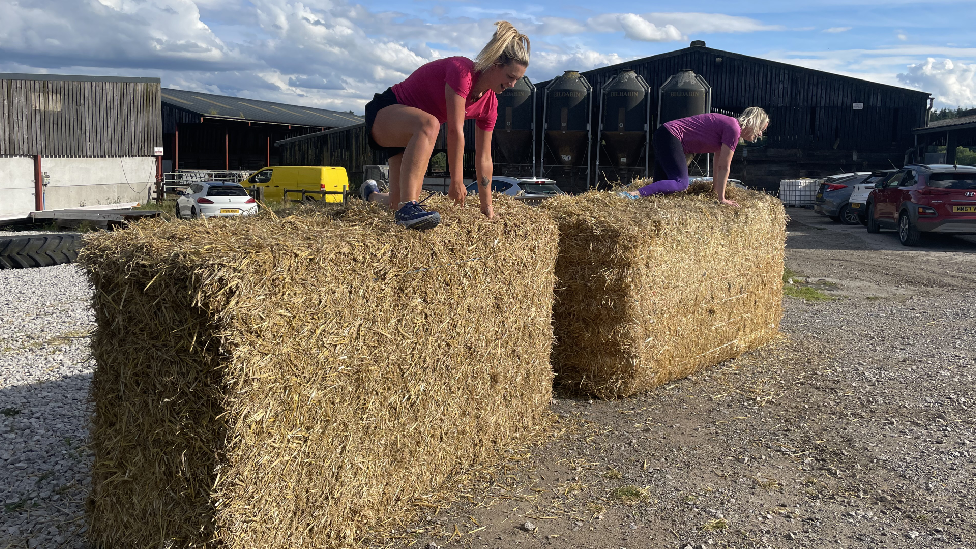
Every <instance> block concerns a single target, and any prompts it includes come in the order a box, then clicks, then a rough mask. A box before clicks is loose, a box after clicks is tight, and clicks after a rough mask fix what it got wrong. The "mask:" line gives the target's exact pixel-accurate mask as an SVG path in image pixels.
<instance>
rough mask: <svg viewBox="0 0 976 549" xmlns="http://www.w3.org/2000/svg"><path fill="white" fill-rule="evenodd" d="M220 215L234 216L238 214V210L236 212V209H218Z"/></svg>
mask: <svg viewBox="0 0 976 549" xmlns="http://www.w3.org/2000/svg"><path fill="white" fill-rule="evenodd" d="M220 213H222V214H236V213H240V210H238V209H237V208H221V209H220Z"/></svg>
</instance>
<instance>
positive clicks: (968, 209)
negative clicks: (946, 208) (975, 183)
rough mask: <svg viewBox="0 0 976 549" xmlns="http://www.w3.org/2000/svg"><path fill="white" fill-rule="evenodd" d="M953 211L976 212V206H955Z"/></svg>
mask: <svg viewBox="0 0 976 549" xmlns="http://www.w3.org/2000/svg"><path fill="white" fill-rule="evenodd" d="M952 213H976V206H953V207H952Z"/></svg>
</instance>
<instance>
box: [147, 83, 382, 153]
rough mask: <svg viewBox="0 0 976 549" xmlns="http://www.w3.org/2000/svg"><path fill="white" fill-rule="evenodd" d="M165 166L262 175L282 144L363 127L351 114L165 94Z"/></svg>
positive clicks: (193, 94) (178, 92) (203, 95)
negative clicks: (297, 139) (330, 131)
mask: <svg viewBox="0 0 976 549" xmlns="http://www.w3.org/2000/svg"><path fill="white" fill-rule="evenodd" d="M162 118H163V143H164V144H165V146H164V153H163V162H164V166H166V167H167V168H169V169H167V170H166V171H173V170H174V169H177V168H178V169H183V170H185V169H202V170H257V169H260V168H263V167H264V166H271V165H277V164H279V163H280V158H279V156H278V151H277V150H276V149H275V147H274V146H273V145H274V143H275V142H276V141H280V140H282V139H287V138H290V137H295V136H299V135H305V134H308V133H312V132H320V131H323V130H329V129H333V128H343V127H346V126H350V125H355V124H359V123H361V122H362V120H363V119H362V118H361V117H359V116H356V115H353V114H350V113H342V112H335V111H330V110H326V109H318V108H313V107H302V106H296V105H286V104H282V103H273V102H270V101H257V100H254V99H241V98H237V97H227V96H221V95H211V94H207V93H198V92H188V91H181V90H174V89H169V88H163V90H162Z"/></svg>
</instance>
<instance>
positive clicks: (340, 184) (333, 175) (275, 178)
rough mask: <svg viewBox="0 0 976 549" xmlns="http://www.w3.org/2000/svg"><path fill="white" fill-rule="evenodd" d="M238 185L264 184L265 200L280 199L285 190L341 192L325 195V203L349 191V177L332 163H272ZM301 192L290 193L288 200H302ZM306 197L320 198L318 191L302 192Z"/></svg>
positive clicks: (336, 199) (340, 197) (311, 198)
mask: <svg viewBox="0 0 976 549" xmlns="http://www.w3.org/2000/svg"><path fill="white" fill-rule="evenodd" d="M241 185H243V186H244V187H245V188H247V187H252V186H254V187H263V188H264V200H265V201H269V202H280V201H281V200H284V198H285V191H286V190H289V191H297V190H303V191H333V192H336V193H340V194H327V195H325V201H326V202H342V194H341V193H342V191H346V190H349V177H348V176H346V169H345V168H336V167H332V166H272V167H269V168H261V169H260V170H258V171H256V172H254V173H253V174H251V175H250V176H249V177H248V178H247V179H246V180H244V181H241ZM301 198H302V195H301V193H297V192H289V193H288V199H289V200H301ZM305 199H306V200H321V199H322V195H320V194H308V195H305Z"/></svg>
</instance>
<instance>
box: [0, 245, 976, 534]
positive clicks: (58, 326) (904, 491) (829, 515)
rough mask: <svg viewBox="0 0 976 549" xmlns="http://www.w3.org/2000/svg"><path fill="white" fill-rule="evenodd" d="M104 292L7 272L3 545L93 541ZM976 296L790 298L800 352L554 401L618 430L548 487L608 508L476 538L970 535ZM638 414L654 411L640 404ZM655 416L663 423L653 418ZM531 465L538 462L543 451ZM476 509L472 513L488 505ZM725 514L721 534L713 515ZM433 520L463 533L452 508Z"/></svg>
mask: <svg viewBox="0 0 976 549" xmlns="http://www.w3.org/2000/svg"><path fill="white" fill-rule="evenodd" d="M967 253H968V252H967ZM90 292H91V290H90V288H89V287H88V284H87V281H86V279H85V277H84V276H83V274H82V273H81V271H80V269H77V268H76V267H74V266H59V267H50V268H43V269H27V270H18V271H0V410H2V411H3V413H2V414H0V503H2V507H0V549H7V548H8V547H9V548H28V549H31V548H35V547H44V548H46V547H52V548H53V547H64V548H72V549H74V548H77V549H85V548H86V545H85V543H84V541H83V539H84V530H83V529H84V523H85V520H84V500H85V498H86V497H87V490H88V486H89V480H90V468H91V457H90V453H89V452H88V451H87V449H86V446H85V444H86V437H87V430H88V420H89V415H90V406H89V404H88V401H87V397H88V390H89V385H90V379H91V374H92V370H93V368H94V365H93V363H92V362H91V361H90V360H89V358H88V353H89V351H88V339H87V338H86V337H85V334H87V333H89V332H90V330H92V329H93V327H94V320H93V318H92V315H91V309H90V305H89V299H90ZM974 298H976V295H974V294H973V293H972V291H951V292H950V291H946V292H935V295H916V296H914V297H911V298H908V299H877V300H865V299H863V298H862V299H858V300H852V299H839V300H837V301H832V302H827V303H803V302H802V301H798V300H795V299H791V298H787V300H786V302H785V316H784V318H783V322H782V330H783V332H784V333H785V334H786V335H787V336H788V338H789V340H791V341H793V342H794V343H793V344H791V345H787V347H786V348H787V349H788V350H789V351H790V352H789V354H788V355H786V356H783V357H778V356H777V355H776V352H775V350H773V351H769V352H768V353H771V355H770V356H766V355H765V354H764V351H760V352H759V353H757V354H756V355H755V356H754V357H753V358H750V357H749V356H745V357H743V358H741V359H739V361H736V362H734V363H732V364H728V365H725V366H720V367H718V368H717V369H715V370H709V371H706V372H703V373H702V374H699V375H697V376H694V377H692V378H690V379H688V380H685V381H682V382H678V383H674V384H669V385H667V386H665V387H662V388H659V389H658V390H656V391H654V392H652V393H648V394H644V395H641V396H639V397H635V398H633V399H626V400H621V401H614V402H603V401H590V402H587V401H585V400H582V401H581V400H578V399H568V398H557V399H556V400H555V401H554V407H553V409H554V411H555V412H556V413H557V414H559V415H560V416H564V417H566V418H570V417H575V414H577V413H580V414H583V415H581V416H580V417H581V418H584V419H587V420H588V421H591V422H593V423H594V424H595V425H598V426H599V425H604V423H602V422H601V421H602V420H601V421H598V420H597V417H596V416H598V415H601V414H602V415H601V417H604V416H605V417H604V419H605V422H606V425H607V426H605V427H601V430H600V431H599V432H598V433H596V435H594V438H592V439H587V438H586V437H581V436H578V435H579V434H578V433H577V434H575V435H573V434H570V435H567V436H564V437H562V438H560V439H559V440H556V441H554V442H553V443H552V444H551V445H549V446H554V447H555V448H556V449H555V450H546V449H545V448H543V449H540V450H537V451H536V453H538V454H540V455H541V456H543V457H544V456H546V455H548V454H547V452H555V453H554V454H552V461H554V462H558V463H563V462H567V463H568V462H572V463H582V464H586V466H587V467H589V466H592V467H591V469H592V471H584V470H583V469H586V467H583V466H581V467H582V469H578V470H577V469H573V468H569V469H567V471H566V472H565V474H560V472H558V471H557V472H555V473H552V474H550V472H546V473H545V479H546V480H545V482H546V483H549V484H546V485H543V486H541V488H543V489H544V492H545V493H547V494H548V493H554V492H553V488H556V487H559V486H563V484H564V483H565V482H566V481H567V479H569V480H572V481H573V482H574V483H577V484H580V486H581V487H582V488H581V489H584V490H590V491H591V492H593V493H594V494H596V496H600V497H602V498H603V499H606V500H608V502H606V503H605V505H606V506H607V510H606V511H604V512H602V513H600V514H599V515H594V512H593V511H592V510H590V509H588V508H587V507H586V505H587V502H589V501H590V500H589V499H586V498H583V497H582V496H577V503H578V506H579V509H578V511H579V513H570V514H568V515H567V516H572V517H590V518H586V519H585V520H583V519H580V520H577V521H576V522H571V521H569V520H568V519H567V520H566V521H562V522H560V521H551V520H542V519H536V518H530V517H523V516H522V515H524V514H526V513H529V514H533V513H531V511H533V510H534V508H531V507H529V508H526V509H527V510H522V509H521V507H522V506H521V505H520V506H519V507H520V510H519V511H518V512H517V513H512V512H510V511H508V510H506V511H505V514H506V515H511V516H507V517H503V518H507V519H508V520H507V521H499V522H504V526H505V529H504V530H498V531H497V532H491V530H484V531H480V532H476V533H475V534H473V535H474V536H479V535H483V536H484V537H483V538H482V539H476V540H475V541H476V542H477V543H476V544H475V545H472V546H475V547H483V546H484V547H492V548H494V547H511V546H512V544H513V542H514V541H515V540H516V539H517V538H516V536H517V535H524V536H538V537H539V539H543V540H548V541H547V543H548V545H547V546H551V547H557V548H558V547H573V546H574V545H573V543H574V541H573V540H574V539H576V538H574V537H573V536H574V535H577V534H579V533H580V532H583V531H588V530H589V529H590V528H593V527H595V525H596V526H599V525H600V524H607V523H609V522H611V521H612V520H617V522H618V523H619V528H617V527H616V526H614V528H617V530H621V531H625V532H631V531H632V530H633V534H632V535H633V536H634V537H633V538H632V541H633V543H635V545H629V544H628V545H627V546H628V547H639V546H642V545H641V544H640V542H639V541H638V540H644V541H646V539H647V538H646V537H644V536H647V535H648V532H651V531H655V532H667V531H668V528H671V529H674V530H675V531H677V532H678V534H680V535H678V537H675V538H673V540H672V541H673V543H672V544H665V545H663V546H665V547H682V548H683V547H686V546H691V547H694V548H695V549H699V548H700V547H707V548H712V547H731V546H735V547H740V548H741V547H765V546H770V547H841V546H843V547H896V548H901V547H905V548H908V547H953V548H954V547H973V546H974V545H973V544H974V543H976V526H973V524H974V522H973V518H972V517H974V516H976V505H974V503H973V501H974V500H973V497H972V493H973V490H974V488H976V486H974V484H973V482H974V480H973V479H974V470H976V468H974V463H976V450H974V448H976V430H974V429H976V428H974V425H976V413H974V410H976V393H974V387H976V374H974V372H976V352H974V350H973V341H974V340H973V336H972V328H973V326H976V313H974V312H973V310H972V308H971V307H969V306H968V304H969V303H972V301H973V299H974ZM638 409H641V410H643V409H646V410H647V411H646V412H645V415H644V416H639V415H634V414H629V415H627V414H623V412H630V411H632V410H638ZM601 410H602V412H601ZM655 414H658V415H659V416H658V415H655ZM673 415H680V416H682V417H684V420H683V421H684V422H683V423H680V424H679V420H677V419H674V418H672V416H673ZM648 417H650V418H655V417H660V418H664V419H658V420H655V421H657V423H660V424H661V425H657V423H655V424H654V426H652V427H653V428H650V429H649V427H648V426H647V425H644V426H642V427H639V428H638V427H637V426H636V423H637V422H643V421H646V420H647V418H648ZM733 420H734V425H735V428H734V429H732V428H728V427H727V426H728V425H729V424H731V423H733ZM567 421H568V419H567ZM672 424H673V425H672ZM662 425H663V427H662ZM658 429H660V431H658ZM610 466H612V467H613V471H612V472H613V473H614V474H612V475H611V474H608V471H609V469H608V467H610ZM567 467H568V466H567ZM519 470H520V471H522V472H521V473H519V474H527V475H531V474H533V473H532V471H533V469H532V467H531V464H530V463H523V464H521V465H520V469H519ZM703 472H704V473H703ZM703 475H704V476H703ZM573 479H579V480H578V481H577V480H573ZM766 479H774V480H775V481H776V483H777V484H775V485H771V484H769V482H767V481H766ZM814 480H816V482H814ZM526 482H528V481H526ZM622 485H634V486H637V487H641V488H642V489H643V490H645V491H646V493H645V494H644V495H645V499H646V501H644V502H641V503H638V504H634V505H633V506H630V505H626V504H620V503H613V502H609V500H611V499H612V498H610V497H609V496H606V494H610V493H612V492H610V491H609V490H611V489H614V488H619V487H620V486H622ZM708 486H712V487H713V489H706V488H707V487H708ZM710 490H711V491H710ZM534 493H535V492H533V494H534ZM559 493H560V494H562V493H563V492H559ZM596 496H594V497H596ZM552 497H553V498H556V495H553V496H552ZM506 501H507V499H506ZM555 503H559V504H560V505H563V504H566V502H564V501H562V500H561V499H558V498H557V500H554V503H553V504H554V505H555ZM540 505H541V502H540ZM567 505H568V504H567ZM514 506H515V504H512V505H510V506H508V508H507V509H511V508H512V507H514ZM560 509H561V508H560ZM571 509H572V510H574V511H577V509H575V508H571ZM544 510H545V509H544ZM461 511H464V512H462V513H461V514H460V515H459V518H458V521H462V519H463V521H467V520H468V517H469V514H474V512H475V511H470V512H469V510H467V509H462V510H461ZM587 513H589V514H587ZM539 516H549V515H548V514H547V513H542V514H541V515H539ZM600 517H602V519H601V518H600ZM723 518H724V519H727V520H728V524H729V527H728V528H726V529H725V530H724V531H713V530H708V529H705V526H707V525H710V524H719V523H718V522H716V521H720V520H721V519H723ZM428 520H429V522H430V525H432V526H431V528H432V529H436V528H434V526H437V527H442V528H443V529H444V530H445V531H447V532H454V529H453V528H448V526H449V525H453V524H454V523H453V522H451V521H452V520H453V517H452V516H451V515H450V514H446V515H445V514H444V513H440V514H436V515H433V516H432V517H430V518H429V519H428ZM463 521H462V522H458V523H459V524H461V523H464V524H466V523H465V522H463ZM526 521H531V523H532V525H533V526H535V527H536V529H534V530H532V531H531V532H529V531H527V530H525V529H524V526H525V522H526ZM482 522H483V521H482ZM441 523H443V524H441ZM425 524H426V523H425ZM614 524H615V525H616V524H617V523H614ZM421 526H424V525H421ZM635 526H636V528H635ZM519 527H523V528H519ZM417 528H419V527H417ZM471 529H475V528H473V527H472V528H471ZM617 530H614V531H617ZM488 532H491V534H489V533H488ZM603 535H605V536H607V539H611V538H613V535H611V534H607V533H606V532H604V534H603ZM627 535H628V536H630V535H631V534H627ZM425 537H426V536H423V535H420V536H419V540H417V539H415V538H411V539H410V540H408V541H412V542H417V541H419V543H417V544H416V545H415V546H418V547H424V546H428V547H431V546H433V547H438V546H446V545H447V543H445V542H444V541H443V539H447V537H448V536H445V537H444V538H433V539H429V538H428V539H425ZM749 540H751V541H749ZM713 541H714V543H712V542H713ZM428 542H429V543H428ZM404 545H406V543H404ZM451 545H453V544H451ZM575 546H587V545H585V544H582V543H581V544H577V545H575ZM621 546H624V545H621ZM643 546H647V545H643Z"/></svg>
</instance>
